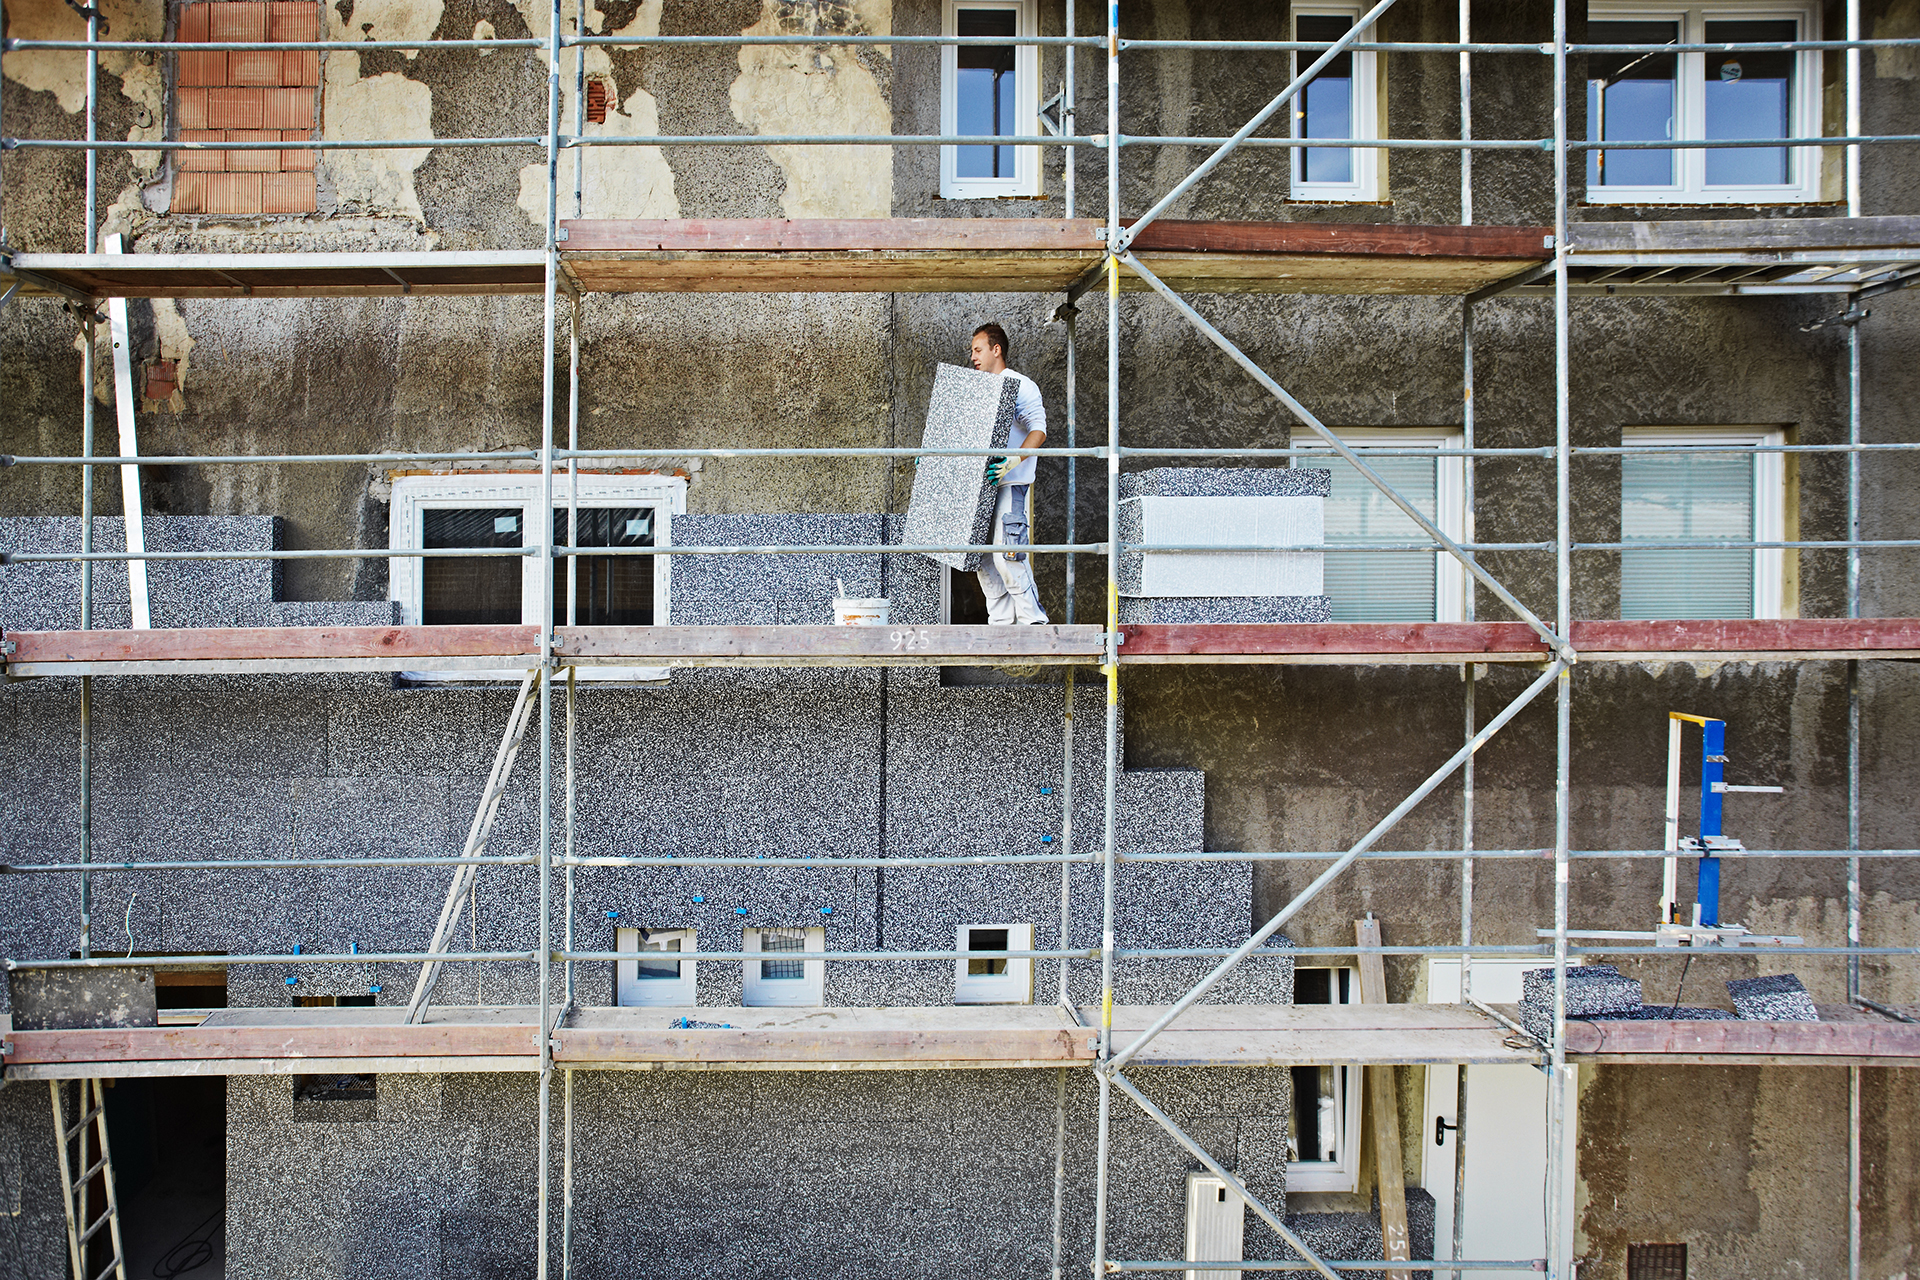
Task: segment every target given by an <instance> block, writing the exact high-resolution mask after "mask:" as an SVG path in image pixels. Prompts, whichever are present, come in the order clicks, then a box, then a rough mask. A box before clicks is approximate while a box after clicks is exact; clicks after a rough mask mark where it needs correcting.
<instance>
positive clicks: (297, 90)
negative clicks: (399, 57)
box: [172, 0, 320, 214]
mask: <svg viewBox="0 0 1920 1280" xmlns="http://www.w3.org/2000/svg"><path fill="white" fill-rule="evenodd" d="M319 25H320V24H319V13H318V10H317V9H316V8H315V6H314V5H313V4H312V3H310V2H309V3H300V2H298V0H294V2H292V3H286V2H280V0H276V2H274V3H265V2H264V0H249V2H247V3H236V2H234V0H212V2H202V3H196V4H189V5H187V6H185V7H184V8H182V9H181V10H180V26H179V39H180V40H181V41H182V42H183V43H186V42H193V43H199V42H202V41H205V42H211V43H215V44H218V43H225V42H246V43H269V42H272V43H280V44H285V43H292V42H298V41H316V40H318V39H319V38H320V30H319ZM178 73H179V74H178V79H177V81H176V84H177V88H176V90H175V98H174V126H175V130H176V133H175V136H176V137H177V138H178V139H179V140H180V141H182V142H286V141H293V140H296V139H297V140H300V141H306V140H308V139H310V138H312V137H313V136H314V117H315V107H316V102H317V99H318V97H319V85H320V55H319V53H318V52H316V51H314V50H312V49H251V50H239V49H234V50H223V49H210V50H207V51H206V52H204V53H187V52H182V53H181V54H180V55H179V65H178ZM313 158H314V152H312V151H311V150H304V149H291V148H290V149H286V150H280V149H266V148H263V149H260V150H249V151H219V150H208V151H179V152H175V153H174V180H173V204H172V210H173V212H175V213H220V214H257V213H311V212H313V210H314V203H315V202H314V176H313Z"/></svg>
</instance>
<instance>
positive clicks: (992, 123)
mask: <svg viewBox="0 0 1920 1280" xmlns="http://www.w3.org/2000/svg"><path fill="white" fill-rule="evenodd" d="M1018 21H1019V19H1018V16H1017V15H1016V14H1015V13H1014V12H1013V10H1011V9H962V10H960V11H959V12H958V13H957V14H956V15H955V30H954V34H955V35H962V36H1013V35H1018V34H1019V29H1018V26H1017V24H1018ZM955 52H956V54H957V55H958V60H959V68H958V79H957V82H956V83H955V85H954V117H955V120H954V123H955V126H956V129H957V131H958V132H959V133H962V134H968V135H972V136H975V137H981V136H991V137H996V138H999V137H1009V136H1013V135H1016V134H1018V133H1019V132H1020V130H1019V128H1018V125H1017V121H1016V120H1015V119H1014V102H1015V86H1016V84H1017V82H1018V79H1019V77H1018V76H1016V75H1015V74H1014V55H1015V46H1013V45H1010V44H1008V45H962V46H960V48H958V49H957V50H955ZM954 173H955V175H956V176H957V177H961V178H1011V177H1013V176H1014V157H1013V148H1012V147H960V148H957V149H956V153H955V157H954Z"/></svg>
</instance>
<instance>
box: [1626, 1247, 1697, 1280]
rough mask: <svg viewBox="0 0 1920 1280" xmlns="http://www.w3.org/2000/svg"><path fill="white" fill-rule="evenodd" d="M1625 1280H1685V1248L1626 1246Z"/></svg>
mask: <svg viewBox="0 0 1920 1280" xmlns="http://www.w3.org/2000/svg"><path fill="white" fill-rule="evenodd" d="M1627 1280H1687V1246H1686V1245H1684V1244H1630V1245H1628V1246H1627Z"/></svg>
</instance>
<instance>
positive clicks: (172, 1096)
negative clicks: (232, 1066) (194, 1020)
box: [69, 988, 227, 1277]
mask: <svg viewBox="0 0 1920 1280" xmlns="http://www.w3.org/2000/svg"><path fill="white" fill-rule="evenodd" d="M179 989H180V988H175V990H179ZM106 1084H107V1085H108V1086H109V1087H108V1088H107V1089H106V1091H105V1092H106V1105H107V1134H108V1142H109V1144H110V1145H111V1147H112V1150H113V1176H114V1194H115V1197H116V1198H117V1200H118V1201H119V1206H120V1241H121V1246H122V1249H123V1250H124V1252H125V1260H126V1274H127V1275H129V1276H136V1277H145V1276H174V1275H178V1276H187V1277H199V1276H204V1275H207V1274H209V1272H214V1271H217V1270H218V1261H217V1260H218V1259H220V1258H221V1257H223V1256H224V1255H225V1253H226V1241H225V1240H224V1238H223V1233H224V1231H225V1227H226V1194H227V1081H226V1077H224V1076H162V1077H139V1076H130V1077H123V1078H121V1079H118V1080H109V1081H107V1082H106ZM69 1119H70V1120H77V1119H78V1113H73V1114H71V1115H70V1117H69ZM96 1156H97V1153H96ZM94 1185H95V1186H96V1187H99V1185H100V1184H98V1183H95V1184H94ZM89 1208H90V1211H91V1214H92V1216H93V1217H95V1218H97V1217H98V1216H99V1215H100V1214H101V1213H103V1212H105V1210H106V1202H105V1197H104V1189H103V1188H102V1189H101V1190H99V1191H96V1192H95V1193H94V1202H93V1204H91V1205H90V1206H89ZM90 1244H91V1245H92V1253H91V1256H90V1257H89V1258H88V1259H87V1261H88V1263H89V1264H90V1270H89V1271H88V1272H87V1274H88V1275H95V1276H97V1275H107V1274H113V1273H112V1271H111V1270H110V1269H109V1267H108V1263H109V1261H110V1260H111V1258H112V1256H113V1240H112V1239H111V1238H110V1234H109V1233H108V1232H106V1231H101V1232H100V1233H99V1234H97V1235H96V1236H95V1237H94V1238H93V1240H92V1241H91V1242H90ZM208 1263H214V1266H212V1267H208V1268H207V1269H206V1270H197V1269H196V1268H201V1267H206V1264H208Z"/></svg>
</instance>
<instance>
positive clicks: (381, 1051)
mask: <svg viewBox="0 0 1920 1280" xmlns="http://www.w3.org/2000/svg"><path fill="white" fill-rule="evenodd" d="M7 1038H8V1039H9V1040H11V1041H12V1042H13V1052H12V1053H11V1054H9V1055H8V1056H7V1059H6V1061H7V1062H8V1063H9V1064H16V1063H32V1062H154V1061H182V1060H186V1059H195V1058H400V1057H414V1058H450V1057H502V1056H510V1055H514V1054H533V1053H535V1052H536V1051H537V1044H538V1041H537V1040H536V1038H535V1028H534V1027H532V1026H514V1025H511V1024H508V1025H498V1024H496V1025H473V1024H464V1025H463V1024H453V1023H428V1024H426V1025H423V1026H371V1027H369V1026H325V1027H116V1028H112V1029H109V1030H87V1031H14V1032H10V1033H8V1036H7Z"/></svg>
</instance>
